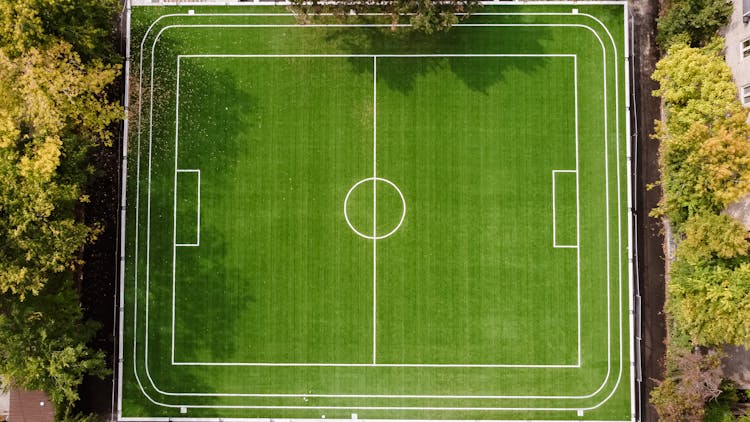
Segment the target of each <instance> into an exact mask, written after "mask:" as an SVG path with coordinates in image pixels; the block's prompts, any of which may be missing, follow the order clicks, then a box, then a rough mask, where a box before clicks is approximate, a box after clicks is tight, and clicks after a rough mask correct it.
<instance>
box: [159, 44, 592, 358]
mask: <svg viewBox="0 0 750 422" xmlns="http://www.w3.org/2000/svg"><path fill="white" fill-rule="evenodd" d="M433 56H434V55H430V57H433ZM461 56H462V57H464V56H465V57H486V56H490V57H507V56H508V55H505V54H490V55H484V54H479V55H477V54H472V55H461ZM512 56H513V57H528V56H531V57H544V58H547V57H555V58H560V57H562V58H573V59H574V61H573V64H574V67H575V66H577V62H576V61H575V58H576V56H575V55H574V54H550V55H528V56H527V55H523V54H514V55H512ZM177 57H178V63H179V62H180V61H181V59H183V58H188V57H189V58H226V57H230V58H257V57H258V56H256V55H248V54H232V55H196V54H194V55H178V56H177ZM278 57H284V58H287V57H289V56H288V55H280V56H264V57H263V58H278ZM293 57H300V56H298V55H294V56H293ZM302 57H304V58H321V57H322V58H331V57H334V58H342V56H340V55H335V56H331V55H304V56H302ZM344 57H346V56H344ZM357 57H359V56H357ZM365 57H372V58H373V61H375V60H376V59H377V58H378V57H380V58H382V57H386V56H381V55H377V56H369V55H368V56H365ZM387 57H398V58H412V57H423V56H421V55H420V56H410V55H398V56H387ZM437 57H442V56H437ZM373 66H376V65H373ZM374 71H375V72H377V70H376V68H374ZM178 72H179V66H178ZM574 72H575V69H574ZM374 84H375V82H374ZM178 97H179V96H178ZM178 100H179V98H178ZM376 101H377V88H376V87H375V86H373V105H374V108H373V128H374V129H373V173H375V174H377V129H375V127H376V125H377V106H376V105H375V102H376ZM575 106H576V108H577V107H578V103H577V102H576V104H575ZM575 114H576V115H577V109H576V113H575ZM177 118H179V117H177ZM576 133H577V128H576ZM575 149H576V151H578V137H577V136H576V138H575ZM576 153H577V152H576ZM577 159H578V157H576V160H577ZM560 171H561V172H565V171H566V170H560ZM569 171H570V172H575V170H569ZM371 180H372V181H373V208H374V207H375V205H376V189H377V182H379V181H380V182H385V183H387V184H388V185H390V186H391V187H392V188H393V189H395V190H396V192H397V193H398V195H399V197H400V198H401V204H402V211H401V218H400V220H399V222H398V224H397V225H396V226H395V227H394V228H393V229H392V230H391V231H390V232H388V233H386V234H383V235H377V227H376V226H375V224H376V221H377V214H376V211H375V209H373V232H374V233H375V235H374V236H373V235H367V234H365V233H362V232H361V231H359V230H357V228H355V227H354V225H353V224H352V223H351V220H350V219H349V215H348V203H349V198H350V196H351V194H352V192H354V190H356V188H357V187H359V186H360V185H361V184H363V183H366V182H368V181H371ZM553 184H554V180H553ZM577 194H578V193H577V191H576V195H577ZM553 195H554V192H553ZM553 207H554V201H553ZM343 208H344V220H345V221H346V224H347V225H348V226H349V228H350V229H351V230H352V231H353V232H354V233H356V234H357V235H358V236H360V237H362V238H365V239H368V240H373V241H376V240H381V239H385V238H387V237H390V236H391V235H393V234H394V233H396V232H397V231H398V230H399V228H401V226H402V225H403V223H404V220H405V218H406V199H405V198H404V194H403V192H401V189H399V187H398V186H397V185H396V184H395V183H393V182H392V181H390V180H388V179H384V178H382V177H368V178H365V179H362V180H359V181H358V182H357V183H355V184H354V185H352V187H351V188H349V191H348V192H347V193H346V197H345V198H344V207H343ZM553 219H554V213H553ZM187 246H197V245H187ZM557 247H558V248H576V247H577V246H575V245H574V246H567V245H558V246H557ZM174 265H176V263H175V261H173V266H174ZM576 267H577V268H578V270H577V280H576V284H577V285H578V286H579V287H578V295H579V297H578V298H577V302H578V306H577V319H579V320H580V317H581V315H580V314H581V308H580V284H581V280H580V267H581V262H580V255H578V256H577V261H576ZM172 282H173V285H174V284H175V281H174V279H173V280H172ZM173 293H174V289H173ZM372 308H373V361H372V363H371V364H357V363H333V364H331V363H328V364H326V363H313V362H308V363H301V362H184V361H183V362H178V361H173V362H172V364H173V365H182V366H342V367H347V366H351V367H356V366H373V365H377V366H381V365H380V364H377V360H376V352H377V348H376V345H377V338H376V334H377V331H376V323H377V254H376V245H375V242H373V306H372ZM576 354H577V356H580V355H581V342H580V336H578V341H577V352H576ZM382 366H393V367H420V366H427V367H441V366H442V367H447V368H450V367H455V368H472V367H487V368H578V367H580V366H581V364H580V359H578V363H576V364H425V365H423V364H408V363H407V364H388V365H382Z"/></svg>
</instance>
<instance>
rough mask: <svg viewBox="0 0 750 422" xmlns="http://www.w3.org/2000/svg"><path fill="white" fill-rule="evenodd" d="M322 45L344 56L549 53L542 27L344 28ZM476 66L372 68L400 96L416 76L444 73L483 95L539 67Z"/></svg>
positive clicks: (431, 60) (441, 61)
mask: <svg viewBox="0 0 750 422" xmlns="http://www.w3.org/2000/svg"><path fill="white" fill-rule="evenodd" d="M366 18H367V17H364V18H363V20H366ZM326 40H327V41H328V42H330V43H332V44H333V45H335V46H336V48H337V49H338V50H342V51H345V52H347V53H349V54H376V55H389V54H395V55H398V54H405V55H417V54H424V55H436V56H439V55H442V54H444V55H446V56H447V55H452V54H453V55H467V54H476V55H487V54H534V53H545V52H547V51H546V50H548V49H549V48H548V47H545V44H547V42H548V41H550V40H552V34H551V32H550V31H549V29H547V28H545V27H533V28H529V27H461V26H454V27H453V28H451V29H450V30H448V31H447V32H435V33H432V34H425V33H423V32H421V31H415V30H410V29H408V28H404V27H399V28H397V29H396V30H392V29H391V28H387V27H359V28H351V27H348V28H340V29H336V30H334V31H333V32H332V33H330V35H328V36H327V38H326ZM478 60H486V59H482V58H476V59H470V58H467V57H450V56H448V57H445V56H444V57H421V58H420V60H419V61H418V62H416V63H415V62H412V61H411V60H408V59H404V60H402V61H401V64H399V65H396V66H389V68H383V69H381V68H378V80H381V81H384V82H385V83H386V84H387V85H388V86H389V87H390V88H392V89H394V90H396V91H400V92H402V93H406V92H410V91H412V90H413V89H414V88H415V83H416V81H417V79H418V78H419V77H420V76H423V75H426V74H429V73H433V72H438V71H442V70H444V69H446V68H447V69H449V70H450V71H451V72H452V73H453V74H454V75H456V77H457V78H458V79H459V80H461V81H462V82H463V83H464V84H466V86H467V87H468V88H469V89H471V90H473V91H477V92H481V93H485V94H486V93H487V92H488V89H489V88H490V87H491V86H493V85H495V84H497V83H499V82H503V81H506V79H507V77H508V75H509V73H510V72H511V71H520V72H523V73H532V72H534V71H535V70H537V69H538V68H539V67H540V65H541V64H542V63H543V62H544V60H540V59H539V58H534V59H529V58H526V59H522V58H515V59H509V60H500V61H497V62H496V63H497V64H496V65H492V66H489V65H488V66H484V65H480V64H479V63H480V62H479V61H478ZM484 63H486V62H484ZM351 64H352V67H353V68H354V69H355V71H356V72H358V73H365V72H368V73H371V72H372V66H371V65H370V64H369V63H367V62H366V61H363V60H351Z"/></svg>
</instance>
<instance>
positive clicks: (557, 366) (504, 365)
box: [147, 55, 575, 395]
mask: <svg viewBox="0 0 750 422" xmlns="http://www.w3.org/2000/svg"><path fill="white" fill-rule="evenodd" d="M477 56H483V55H477ZM566 56H573V57H574V55H566ZM152 66H153V63H152ZM147 294H148V292H147ZM147 335H148V332H147ZM502 366H505V365H502ZM514 367H518V366H514ZM522 367H528V366H522ZM534 367H537V366H534ZM547 367H560V366H551V365H548V366H547ZM574 367H575V366H574ZM152 385H153V384H152ZM154 387H155V386H154ZM173 394H174V395H180V394H179V393H173ZM183 394H184V393H183ZM184 395H188V394H184Z"/></svg>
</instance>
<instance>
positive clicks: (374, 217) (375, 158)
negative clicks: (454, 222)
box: [344, 57, 403, 365]
mask: <svg viewBox="0 0 750 422" xmlns="http://www.w3.org/2000/svg"><path fill="white" fill-rule="evenodd" d="M399 192H400V191H399ZM401 198H403V196H401ZM377 201H378V58H377V57H373V58H372V364H373V365H377V364H378V205H377ZM344 209H345V210H346V208H344ZM402 221H403V220H402ZM399 226H400V224H399ZM397 229H398V228H397Z"/></svg>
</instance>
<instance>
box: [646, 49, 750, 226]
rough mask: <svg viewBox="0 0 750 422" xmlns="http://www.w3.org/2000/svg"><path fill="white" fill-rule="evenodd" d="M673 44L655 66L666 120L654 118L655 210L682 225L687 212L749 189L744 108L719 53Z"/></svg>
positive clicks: (718, 204) (713, 207) (709, 208)
mask: <svg viewBox="0 0 750 422" xmlns="http://www.w3.org/2000/svg"><path fill="white" fill-rule="evenodd" d="M722 48H723V43H722V42H721V41H720V40H719V41H714V42H713V43H711V44H710V45H709V46H707V47H704V48H694V47H690V46H689V45H687V44H684V43H683V44H680V43H678V44H675V45H673V46H672V48H670V49H669V52H668V54H667V56H666V57H664V58H663V59H662V60H661V61H659V63H658V64H657V65H656V71H655V72H654V74H653V78H654V80H656V81H657V82H659V84H660V87H659V89H658V90H656V91H655V92H654V95H658V96H661V97H662V100H663V101H664V105H665V107H666V110H665V111H666V116H667V118H666V120H665V121H663V122H657V132H656V135H655V137H656V138H657V139H659V140H660V141H661V146H660V155H659V164H660V168H661V171H662V180H661V186H662V189H663V191H664V194H663V197H662V201H661V203H660V206H659V208H658V209H657V211H656V213H657V215H666V216H668V217H669V218H670V220H671V221H672V222H673V223H675V224H678V225H679V224H681V223H682V222H684V221H685V220H686V219H687V217H688V216H689V215H692V214H696V213H704V212H712V213H718V212H719V211H721V210H722V209H724V208H725V207H726V206H727V205H728V204H730V203H732V202H733V201H735V200H737V199H738V198H739V197H740V196H742V195H744V194H745V193H747V192H748V191H750V145H749V144H748V139H750V128H748V126H747V124H746V123H745V120H746V119H747V110H745V109H744V108H743V107H742V105H741V104H740V103H739V101H738V100H737V88H736V86H735V85H734V82H733V80H732V74H731V72H730V70H729V66H727V64H726V63H725V62H724V59H723V57H722V56H721V55H720V52H721V50H722Z"/></svg>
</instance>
